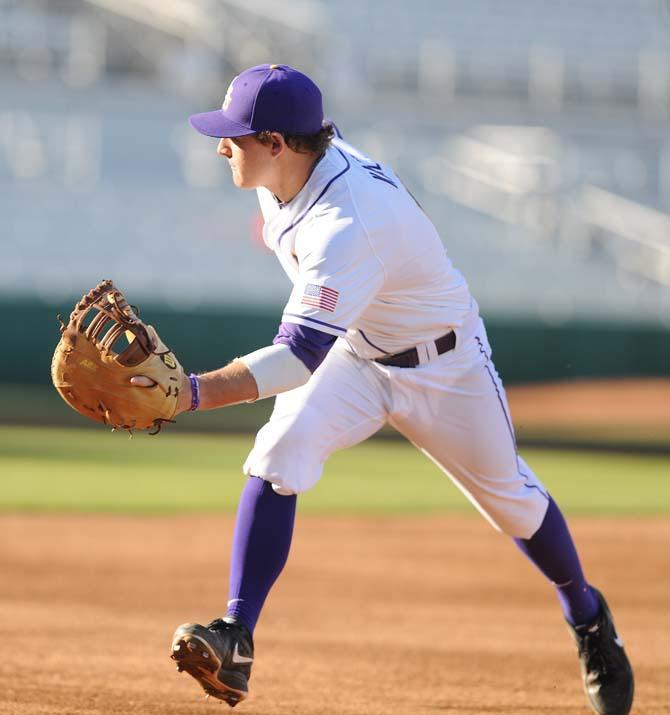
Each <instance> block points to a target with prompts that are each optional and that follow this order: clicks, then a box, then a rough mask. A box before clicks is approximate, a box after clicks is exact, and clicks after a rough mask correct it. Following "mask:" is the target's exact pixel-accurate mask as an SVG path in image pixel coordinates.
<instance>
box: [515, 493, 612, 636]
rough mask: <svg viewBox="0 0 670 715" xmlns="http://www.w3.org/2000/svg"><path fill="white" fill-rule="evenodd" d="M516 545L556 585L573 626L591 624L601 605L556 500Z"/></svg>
mask: <svg viewBox="0 0 670 715" xmlns="http://www.w3.org/2000/svg"><path fill="white" fill-rule="evenodd" d="M514 542H515V543H516V545H517V546H518V547H519V548H520V549H521V551H523V553H524V554H526V556H527V557H528V558H529V559H530V560H531V561H532V562H533V563H534V564H535V566H537V568H538V569H540V571H541V572H542V573H543V574H544V575H545V576H546V577H547V578H548V579H549V580H550V581H551V582H552V584H553V585H554V586H555V587H556V593H557V595H558V600H559V601H560V603H561V608H562V609H563V613H564V614H565V618H566V619H567V620H568V622H569V623H572V625H573V626H577V625H583V624H586V623H591V622H592V621H593V620H594V619H595V618H596V616H597V615H598V612H599V611H600V604H599V602H598V599H597V598H596V596H595V594H594V593H593V589H592V588H591V587H590V586H589V585H588V583H587V582H586V580H585V579H584V574H583V573H582V567H581V564H580V563H579V556H577V551H576V549H575V545H574V544H573V542H572V537H571V536H570V532H569V531H568V525H567V524H566V523H565V519H564V518H563V514H561V511H560V509H559V508H558V506H557V504H556V502H555V501H554V500H553V499H551V498H550V499H549V508H548V509H547V514H546V516H545V517H544V521H543V522H542V525H541V526H540V528H539V529H538V530H537V531H536V532H535V534H533V536H532V537H531V538H530V539H514Z"/></svg>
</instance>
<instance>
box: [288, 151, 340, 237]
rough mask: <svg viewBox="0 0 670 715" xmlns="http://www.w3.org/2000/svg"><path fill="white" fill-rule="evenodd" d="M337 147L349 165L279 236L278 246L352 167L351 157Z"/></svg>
mask: <svg viewBox="0 0 670 715" xmlns="http://www.w3.org/2000/svg"><path fill="white" fill-rule="evenodd" d="M335 149H336V150H337V151H338V152H339V153H340V156H341V157H342V158H343V159H344V160H345V161H346V162H347V165H346V166H345V167H344V169H342V171H340V173H339V174H336V175H335V176H333V178H332V179H331V180H330V181H329V182H328V183H327V184H326V185H325V186H324V187H323V191H322V192H321V193H320V194H319V195H318V196H317V197H316V198H315V199H314V201H312V203H311V204H310V205H309V206H308V207H307V208H306V209H305V210H304V211H303V213H302V215H301V216H299V217H298V218H297V219H296V220H295V221H294V222H293V223H292V224H291V225H290V226H287V227H286V228H285V229H284V230H283V231H282V232H281V233H280V234H279V238H278V239H277V246H279V244H280V243H281V240H282V238H284V236H285V235H286V234H287V233H288V232H289V231H290V230H292V229H294V228H295V227H296V226H297V225H298V224H299V223H300V222H301V221H302V220H303V219H304V218H305V216H307V214H308V213H309V212H310V211H311V210H312V209H313V208H314V206H316V204H317V203H318V202H319V201H320V200H321V197H322V196H323V195H324V194H325V193H326V191H328V189H329V188H330V186H331V184H332V183H333V181H335V180H336V179H339V178H340V176H342V174H346V173H347V171H349V169H350V168H351V164H350V163H349V159H347V157H346V156H345V154H344V152H342V151H340V150H339V149H338V148H337V147H335Z"/></svg>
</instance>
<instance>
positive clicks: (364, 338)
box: [358, 328, 392, 355]
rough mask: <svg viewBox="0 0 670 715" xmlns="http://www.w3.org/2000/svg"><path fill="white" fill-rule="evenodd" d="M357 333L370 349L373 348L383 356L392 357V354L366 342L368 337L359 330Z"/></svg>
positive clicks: (368, 341)
mask: <svg viewBox="0 0 670 715" xmlns="http://www.w3.org/2000/svg"><path fill="white" fill-rule="evenodd" d="M358 332H359V333H360V334H361V337H362V338H363V340H365V342H366V343H367V344H368V345H369V346H370V347H371V348H374V349H375V350H379V352H380V353H384V355H392V353H387V352H386V350H382V349H381V348H380V347H377V346H376V345H375V344H374V343H373V342H372V341H370V340H368V336H367V335H366V334H365V333H364V332H363V331H362V330H361V329H360V328H359V329H358Z"/></svg>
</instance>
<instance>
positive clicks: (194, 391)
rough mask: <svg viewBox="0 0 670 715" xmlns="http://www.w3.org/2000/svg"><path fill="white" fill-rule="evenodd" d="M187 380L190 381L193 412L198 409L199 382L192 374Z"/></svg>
mask: <svg viewBox="0 0 670 715" xmlns="http://www.w3.org/2000/svg"><path fill="white" fill-rule="evenodd" d="M188 379H189V380H190V381H191V409H190V411H191V412H195V411H196V410H197V409H198V407H200V380H198V376H197V375H196V374H195V373H194V372H192V373H191V374H190V375H189V376H188Z"/></svg>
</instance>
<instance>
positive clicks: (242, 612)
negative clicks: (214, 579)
mask: <svg viewBox="0 0 670 715" xmlns="http://www.w3.org/2000/svg"><path fill="white" fill-rule="evenodd" d="M296 502H297V497H296V496H295V494H294V495H293V496H281V495H279V494H277V493H275V492H274V491H273V489H272V484H270V483H269V482H266V481H265V480H263V479H259V478H258V477H249V479H248V480H247V483H246V484H245V486H244V489H243V490H242V496H241V497H240V502H239V505H238V507H237V521H236V522H235V534H234V536H233V553H232V559H231V564H230V591H229V595H228V599H229V600H228V611H227V613H226V615H227V616H235V618H237V619H238V620H240V621H242V623H244V625H245V626H246V627H247V628H248V629H249V630H250V631H251V633H253V631H254V628H255V627H256V621H257V620H258V617H259V615H260V613H261V609H262V608H263V604H264V603H265V599H266V598H267V595H268V593H269V592H270V589H271V588H272V585H273V584H274V582H275V581H276V580H277V577H278V576H279V574H280V573H281V572H282V569H283V568H284V564H286V560H287V558H288V553H289V549H290V548H291V537H292V536H293V522H294V519H295V507H296Z"/></svg>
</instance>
